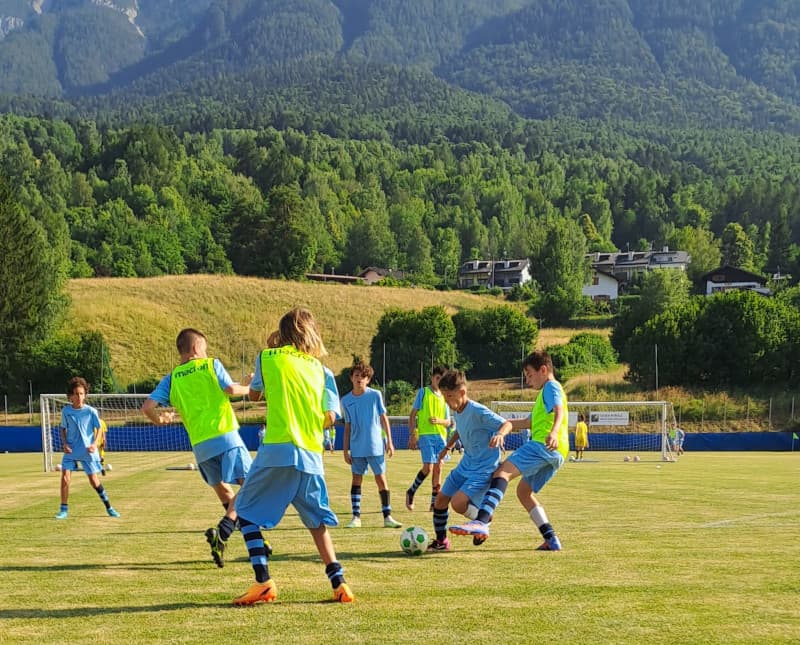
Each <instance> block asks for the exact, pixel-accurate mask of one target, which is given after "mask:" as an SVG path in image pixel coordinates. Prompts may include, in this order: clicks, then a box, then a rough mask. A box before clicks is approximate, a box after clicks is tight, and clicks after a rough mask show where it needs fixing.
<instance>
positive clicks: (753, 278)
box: [700, 265, 770, 296]
mask: <svg viewBox="0 0 800 645" xmlns="http://www.w3.org/2000/svg"><path fill="white" fill-rule="evenodd" d="M700 280H701V284H704V285H705V289H704V292H705V294H706V295H707V296H710V295H712V294H715V293H722V292H723V291H735V290H751V291H756V292H758V293H760V294H763V295H765V296H768V295H770V290H769V289H768V288H767V286H766V285H767V279H766V278H764V277H763V276H760V275H758V274H756V273H750V272H749V271H745V270H744V269H739V268H737V267H732V266H727V265H726V266H721V267H719V268H718V269H714V270H713V271H709V272H708V273H706V274H705V275H704V276H703V277H702V278H700Z"/></svg>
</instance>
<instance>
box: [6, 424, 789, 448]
mask: <svg viewBox="0 0 800 645" xmlns="http://www.w3.org/2000/svg"><path fill="white" fill-rule="evenodd" d="M259 427H260V426H259V425H245V426H242V427H241V428H240V429H239V433H240V434H241V435H242V439H243V440H244V442H245V445H246V446H247V447H248V449H250V450H256V449H257V447H258V430H259ZM148 430H149V431H150V433H149V436H150V438H149V440H148V441H144V440H143V435H142V433H137V432H136V431H131V428H125V427H115V426H110V427H109V428H108V435H107V439H108V446H109V450H110V451H112V452H125V451H133V450H135V451H152V450H155V449H156V448H154V447H153V441H152V432H153V431H156V430H157V431H159V432H163V433H164V435H163V436H162V437H160V439H163V440H164V441H159V443H161V444H162V445H163V444H164V443H166V442H167V441H168V442H169V445H172V446H175V448H174V450H187V451H188V450H190V449H191V446H190V445H189V440H188V438H187V436H186V432H184V430H183V427H182V426H160V427H157V428H156V427H155V426H154V427H150V428H148ZM343 437H344V429H343V427H342V426H337V428H336V441H335V444H334V445H335V448H336V449H337V450H341V449H342V439H343ZM643 437H651V438H652V435H635V434H630V435H625V434H613V433H606V434H602V433H592V434H591V436H590V441H598V443H599V442H600V441H603V445H614V446H615V447H614V448H613V449H614V450H620V451H624V450H632V449H634V448H635V446H636V445H638V442H639V441H641V439H642V438H643ZM792 437H793V433H792V432H699V433H687V435H686V440H685V441H684V448H685V449H686V450H687V451H698V452H703V451H729V452H740V451H791V450H792V449H793V448H796V449H797V450H798V451H800V441H798V440H793V438H792ZM612 439H613V441H614V443H613V444H612V443H611V442H610V440H612ZM392 440H393V442H394V446H395V448H396V449H398V450H403V449H405V448H408V424H407V423H395V422H393V423H392ZM522 441H523V437H522V436H521V435H517V434H512V435H509V437H508V438H507V439H506V448H507V449H508V450H514V449H515V448H517V447H519V445H520V444H521V443H522ZM570 444H572V437H570ZM570 449H574V446H573V445H570ZM41 451H42V429H41V428H40V427H39V426H0V452H41Z"/></svg>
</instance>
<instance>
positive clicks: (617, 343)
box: [611, 269, 690, 361]
mask: <svg viewBox="0 0 800 645" xmlns="http://www.w3.org/2000/svg"><path fill="white" fill-rule="evenodd" d="M689 289H690V284H689V279H688V278H687V277H686V274H685V273H684V272H683V271H677V270H675V269H656V270H654V271H649V272H648V273H647V274H646V275H645V276H644V278H643V279H642V285H641V292H640V296H639V298H637V299H635V300H632V301H631V304H630V305H628V306H627V307H626V308H624V309H623V310H622V311H621V312H620V313H619V315H618V316H617V321H616V324H615V325H614V330H613V331H612V332H611V344H612V345H613V346H614V349H616V350H617V351H618V352H619V354H620V358H621V359H622V360H623V361H630V360H631V359H630V356H629V354H628V348H627V343H628V341H629V340H630V338H631V336H632V335H633V332H634V331H635V330H636V329H637V328H638V327H640V326H642V325H644V324H645V323H646V322H647V321H648V320H650V319H651V318H654V317H655V316H657V315H658V314H660V313H662V312H664V311H668V310H670V309H674V308H676V307H679V306H681V305H682V304H684V303H685V302H686V301H687V300H688V299H689Z"/></svg>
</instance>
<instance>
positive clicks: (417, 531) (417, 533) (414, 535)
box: [400, 526, 428, 555]
mask: <svg viewBox="0 0 800 645" xmlns="http://www.w3.org/2000/svg"><path fill="white" fill-rule="evenodd" d="M400 548H401V549H403V552H404V553H407V554H408V555H422V554H423V553H425V550H426V549H427V548H428V534H427V533H426V532H425V530H424V529H422V528H420V527H419V526H409V527H408V528H406V529H404V530H403V532H402V533H401V534H400Z"/></svg>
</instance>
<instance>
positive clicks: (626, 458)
mask: <svg viewBox="0 0 800 645" xmlns="http://www.w3.org/2000/svg"><path fill="white" fill-rule="evenodd" d="M630 460H631V458H630V457H629V456H628V455H625V457H623V458H622V461H630Z"/></svg>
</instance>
